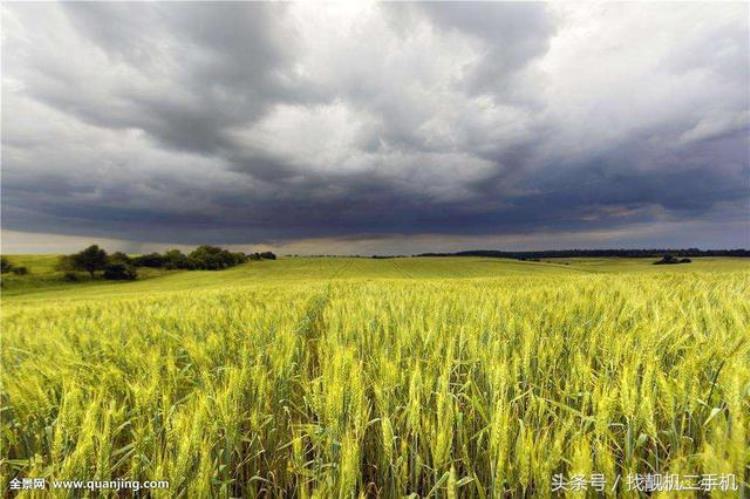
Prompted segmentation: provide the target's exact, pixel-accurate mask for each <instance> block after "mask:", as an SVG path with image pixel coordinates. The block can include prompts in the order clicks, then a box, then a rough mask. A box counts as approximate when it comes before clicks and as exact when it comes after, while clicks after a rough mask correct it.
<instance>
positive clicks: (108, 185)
mask: <svg viewBox="0 0 750 499" xmlns="http://www.w3.org/2000/svg"><path fill="white" fill-rule="evenodd" d="M1 8H2V182H1V187H2V203H1V207H2V213H1V215H2V217H1V220H0V221H1V228H2V250H3V252H6V253H23V252H50V253H55V252H64V251H73V250H76V249H80V247H82V246H83V245H87V244H89V243H93V242H98V243H100V244H102V245H104V246H105V247H106V248H107V249H111V250H126V251H132V252H140V251H149V250H154V249H155V250H159V249H164V248H168V247H180V248H189V247H191V246H194V245H197V244H203V243H209V244H218V245H223V246H227V247H231V248H246V249H248V250H249V249H273V250H277V251H281V252H282V253H298V254H369V253H382V254H412V253H418V252H423V251H457V250H464V249H478V248H484V249H509V250H510V249H563V248H617V247H623V248H633V247H649V248H652V247H701V248H738V247H743V248H748V247H750V159H749V151H750V139H749V138H748V137H749V136H750V134H749V133H748V132H749V131H750V48H749V46H748V43H749V39H750V30H749V28H748V19H749V18H750V12H749V9H750V4H747V3H715V2H712V3H699V2H694V3H686V4H674V3H554V4H544V3H388V4H383V3H368V2H347V3H341V4H337V3H325V4H321V3H309V2H308V3H197V2H194V3H174V2H164V3H140V2H133V3H125V2H112V3H88V2H82V3H55V4H50V3H13V2H3V4H2V7H1Z"/></svg>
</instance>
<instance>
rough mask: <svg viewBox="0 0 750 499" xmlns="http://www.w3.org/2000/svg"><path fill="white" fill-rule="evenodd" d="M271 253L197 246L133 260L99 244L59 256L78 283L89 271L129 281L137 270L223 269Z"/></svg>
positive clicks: (270, 256) (62, 267) (269, 257)
mask: <svg viewBox="0 0 750 499" xmlns="http://www.w3.org/2000/svg"><path fill="white" fill-rule="evenodd" d="M275 259H276V255H274V254H273V253H272V252H270V251H266V252H263V253H251V254H246V253H242V252H231V251H229V250H226V249H223V248H219V247H218V246H208V245H203V246H198V247H197V248H196V249H194V250H193V251H191V252H190V253H188V254H185V253H183V252H182V251H180V250H178V249H172V250H169V251H166V252H165V253H163V254H160V253H149V254H146V255H140V256H135V257H131V256H128V255H127V254H125V253H123V252H121V251H117V252H115V253H112V254H108V253H107V252H106V251H105V250H104V249H103V248H100V247H99V246H97V245H96V244H93V245H91V246H89V247H88V248H86V249H84V250H82V251H79V252H78V253H74V254H72V255H65V256H62V257H60V261H59V262H58V266H57V268H58V270H61V271H63V272H65V279H66V280H70V281H75V280H77V279H78V278H77V275H76V274H75V272H88V273H89V275H90V276H91V277H92V278H93V277H95V276H96V273H97V272H101V275H102V277H104V278H105V279H109V280H116V281H130V280H133V279H136V278H137V277H138V271H137V268H138V267H150V268H164V269H181V270H222V269H226V268H229V267H234V266H235V265H240V264H242V263H246V262H248V261H250V260H275Z"/></svg>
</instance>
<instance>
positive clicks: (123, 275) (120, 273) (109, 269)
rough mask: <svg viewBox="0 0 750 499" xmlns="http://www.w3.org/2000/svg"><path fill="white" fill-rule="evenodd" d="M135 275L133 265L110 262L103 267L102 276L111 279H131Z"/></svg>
mask: <svg viewBox="0 0 750 499" xmlns="http://www.w3.org/2000/svg"><path fill="white" fill-rule="evenodd" d="M136 277H138V274H137V272H136V270H135V267H133V266H132V265H128V264H126V263H110V264H107V266H106V267H105V268H104V278H105V279H109V280H111V281H132V280H134V279H135V278H136Z"/></svg>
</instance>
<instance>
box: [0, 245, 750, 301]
mask: <svg viewBox="0 0 750 499" xmlns="http://www.w3.org/2000/svg"><path fill="white" fill-rule="evenodd" d="M9 258H10V260H11V262H12V263H13V264H14V265H24V266H26V267H27V268H28V269H29V271H30V272H31V274H30V275H27V276H15V275H7V274H6V275H5V276H3V279H4V281H5V285H4V288H3V291H2V298H3V302H4V304H6V305H7V304H10V303H17V302H38V301H40V300H42V301H49V300H68V299H91V298H113V297H116V296H121V297H125V296H128V295H140V294H143V293H153V292H173V291H194V290H197V289H216V288H223V287H227V286H230V287H247V286H251V287H253V286H257V285H260V284H274V283H280V282H290V281H292V282H310V281H319V282H322V283H324V282H328V281H331V280H341V279H416V278H420V279H421V278H429V279H455V278H493V277H507V276H514V275H515V276H522V275H526V276H532V275H540V276H542V275H551V274H569V275H570V274H577V273H613V272H615V273H616V272H648V273H674V272H677V273H684V272H696V271H697V272H723V271H733V270H750V262H748V261H747V260H743V259H739V258H735V259H733V258H696V259H693V263H691V264H689V265H668V266H656V265H652V260H651V259H625V258H578V259H557V260H545V261H542V262H521V261H516V260H507V259H496V258H393V259H369V258H288V259H280V260H277V261H263V262H251V263H248V264H246V265H241V266H239V267H236V268H232V269H229V270H224V271H221V272H208V271H192V272H185V271H160V270H154V269H139V275H140V278H139V280H138V281H136V282H125V283H123V282H107V281H102V280H95V281H88V280H85V281H83V282H77V283H68V282H64V281H62V279H61V273H60V272H57V271H56V270H55V268H54V266H55V263H56V261H57V257H56V256H53V255H11V256H9Z"/></svg>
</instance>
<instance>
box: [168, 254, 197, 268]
mask: <svg viewBox="0 0 750 499" xmlns="http://www.w3.org/2000/svg"><path fill="white" fill-rule="evenodd" d="M164 266H165V267H167V268H168V269H189V268H191V262H190V259H189V258H188V257H187V255H185V254H184V253H183V252H182V251H180V250H178V249H171V250H169V251H167V252H166V253H164Z"/></svg>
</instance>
